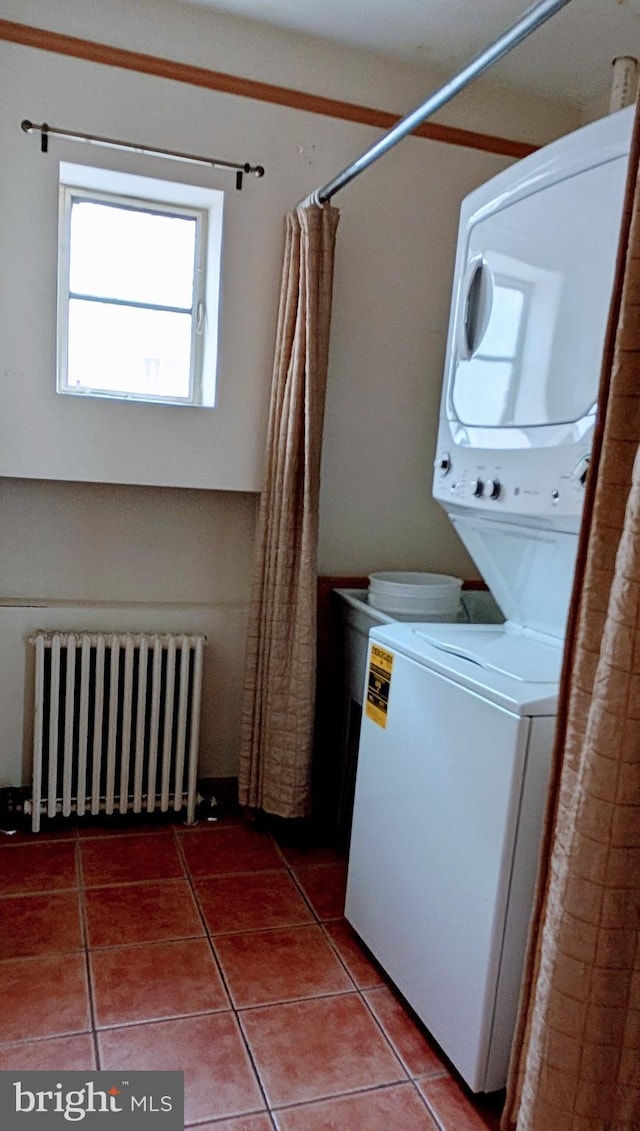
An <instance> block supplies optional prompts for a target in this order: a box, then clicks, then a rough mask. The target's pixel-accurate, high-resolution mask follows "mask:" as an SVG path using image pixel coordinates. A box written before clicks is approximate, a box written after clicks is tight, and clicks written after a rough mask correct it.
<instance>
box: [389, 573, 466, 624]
mask: <svg viewBox="0 0 640 1131" xmlns="http://www.w3.org/2000/svg"><path fill="white" fill-rule="evenodd" d="M461 588H462V581H461V580H460V578H459V577H449V576H448V574H444V573H418V572H409V573H398V572H396V571H393V572H391V573H372V574H370V575H369V593H368V600H369V604H370V605H371V606H372V607H373V608H374V609H379V610H380V611H381V612H383V613H388V614H389V615H390V616H393V617H394V618H396V619H397V620H414V621H455V620H457V619H458V617H459V616H460V615H461V612H462V605H461V601H460V590H461Z"/></svg>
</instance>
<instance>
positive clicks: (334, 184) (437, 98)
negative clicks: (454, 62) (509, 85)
mask: <svg viewBox="0 0 640 1131" xmlns="http://www.w3.org/2000/svg"><path fill="white" fill-rule="evenodd" d="M569 3H570V0H542V2H541V3H539V4H536V5H535V6H534V7H532V8H529V9H528V11H526V12H525V13H524V15H523V16H522V17H521V18H520V19H519V20H518V21H517V22H516V23H515V24H513V26H512V27H511V28H509V30H508V31H506V32H504V34H503V35H501V36H500V38H499V39H497V40H496V41H495V43H493V44H491V46H490V47H487V48H486V49H485V50H484V51H482V52H481V53H480V54H479V55H476V56H475V58H474V59H472V60H471V62H470V63H467V65H466V67H463V68H462V70H461V71H459V72H458V73H457V74H456V75H454V77H453V78H452V79H449V81H448V82H446V83H445V84H444V86H441V87H440V88H439V89H438V90H436V91H435V92H434V93H433V94H431V95H430V96H429V98H428V99H427V101H426V102H423V103H422V105H421V106H418V107H417V109H416V110H413V111H412V112H411V113H410V114H407V115H406V117H404V118H401V120H400V121H399V122H397V123H396V125H395V126H393V127H392V128H391V129H390V130H388V132H387V133H385V134H383V135H382V137H381V138H379V139H378V141H377V142H374V144H373V145H372V146H371V147H370V148H369V149H367V150H365V152H364V153H363V154H362V156H361V157H358V159H357V160H356V161H353V162H352V164H351V165H348V166H347V167H346V169H343V170H342V172H341V173H338V175H337V176H336V177H334V178H333V180H332V181H329V182H328V183H327V184H326V185H323V186H322V188H318V189H316V190H315V192H312V193H310V195H309V196H308V197H306V199H305V200H304V201H302V204H311V203H313V204H326V203H327V201H329V200H331V197H332V196H335V194H336V193H337V192H340V189H343V188H345V186H346V185H348V184H349V183H350V182H351V181H352V180H354V178H355V177H357V176H359V174H360V173H363V172H364V171H365V169H368V168H369V166H370V165H373V162H374V161H377V160H378V158H379V157H382V156H383V155H384V154H385V153H387V152H388V151H389V150H390V149H392V148H393V146H394V145H397V144H398V142H399V141H402V139H403V138H405V137H406V136H407V134H410V133H413V131H414V130H415V129H416V128H417V127H418V126H420V125H422V123H423V122H426V120H427V118H430V117H431V116H432V115H433V114H435V112H436V111H437V110H439V109H440V107H441V106H444V105H445V103H447V102H449V101H450V100H451V99H452V98H453V97H454V96H455V95H456V94H458V93H459V92H460V91H461V90H463V88H464V87H465V86H468V84H469V83H470V82H471V81H472V80H473V79H475V78H477V77H478V75H481V74H482V73H483V72H484V71H486V70H487V69H488V68H489V67H490V66H491V65H492V64H493V63H496V62H497V61H498V59H502V57H503V56H504V55H506V54H507V52H509V51H511V49H512V47H516V46H517V45H518V44H519V43H521V42H522V40H523V39H526V38H527V36H528V35H530V34H531V32H532V31H536V29H537V28H539V27H540V25H541V24H543V23H545V22H546V20H548V19H549V18H550V17H551V16H554V15H555V14H556V12H559V11H560V9H561V8H564V7H565V5H566V4H569Z"/></svg>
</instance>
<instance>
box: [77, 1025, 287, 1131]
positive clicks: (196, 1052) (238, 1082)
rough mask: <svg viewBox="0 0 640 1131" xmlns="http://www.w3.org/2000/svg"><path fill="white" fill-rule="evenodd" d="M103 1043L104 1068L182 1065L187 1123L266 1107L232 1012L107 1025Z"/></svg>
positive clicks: (99, 1042)
mask: <svg viewBox="0 0 640 1131" xmlns="http://www.w3.org/2000/svg"><path fill="white" fill-rule="evenodd" d="M98 1044H99V1048H100V1060H101V1064H102V1067H103V1068H114V1069H147V1070H150V1069H165V1070H166V1069H174V1070H178V1071H183V1072H184V1074H185V1123H195V1122H197V1121H198V1120H199V1121H204V1120H205V1119H209V1120H212V1119H217V1118H223V1117H225V1116H226V1117H228V1116H231V1115H242V1114H246V1113H248V1112H252V1111H261V1110H264V1106H265V1105H264V1100H263V1098H262V1094H261V1092H260V1088H259V1086H258V1082H257V1080H256V1077H255V1073H254V1071H253V1068H252V1066H251V1061H250V1060H249V1057H248V1056H247V1051H246V1049H245V1046H244V1043H243V1040H242V1037H241V1035H240V1031H239V1029H238V1023H237V1021H236V1019H235V1017H234V1016H233V1014H232V1013H209V1014H206V1015H205V1016H202V1017H184V1018H181V1019H180V1020H177V1021H155V1022H152V1023H151V1024H150V1025H134V1026H131V1027H127V1028H124V1029H103V1030H101V1031H100V1033H99V1034H98Z"/></svg>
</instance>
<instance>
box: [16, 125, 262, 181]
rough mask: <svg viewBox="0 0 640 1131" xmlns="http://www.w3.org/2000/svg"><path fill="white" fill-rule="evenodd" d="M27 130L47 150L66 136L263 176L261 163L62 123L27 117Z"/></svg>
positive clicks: (170, 158) (101, 144) (73, 139)
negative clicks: (161, 146)
mask: <svg viewBox="0 0 640 1131" xmlns="http://www.w3.org/2000/svg"><path fill="white" fill-rule="evenodd" d="M20 126H21V128H22V129H23V130H24V132H25V133H27V134H28V133H32V131H33V130H39V131H40V135H41V139H42V150H43V152H44V153H46V152H47V142H48V139H49V138H50V137H67V138H70V139H71V141H84V142H87V143H88V144H89V145H99V146H103V147H104V148H105V149H121V150H128V151H130V152H133V153H142V154H143V155H145V156H149V157H166V158H168V159H169V160H171V161H186V162H187V163H188V164H190V165H207V166H208V167H209V168H213V169H235V170H237V171H238V172H239V173H254V174H255V176H256V177H263V176H264V168H263V166H262V165H249V164H248V163H245V164H239V163H238V162H237V161H221V160H220V159H219V158H217V157H199V156H198V155H197V154H195V153H181V152H180V151H179V150H176V149H156V148H154V147H153V146H149V145H139V144H138V143H137V142H133V141H120V140H119V139H118V138H115V137H100V136H99V134H83V133H78V132H77V131H74V130H63V129H61V128H60V127H59V126H50V125H48V123H47V122H41V123H40V124H37V123H36V122H30V121H29V119H28V118H25V119H24V120H23V121H22V122H21V123H20Z"/></svg>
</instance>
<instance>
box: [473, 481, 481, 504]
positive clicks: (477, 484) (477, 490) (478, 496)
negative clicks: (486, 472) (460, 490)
mask: <svg viewBox="0 0 640 1131" xmlns="http://www.w3.org/2000/svg"><path fill="white" fill-rule="evenodd" d="M473 493H474V495H475V497H476V499H481V498H482V496H483V495H484V483H483V481H482V479H476V480H475V481H474V484H473Z"/></svg>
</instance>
